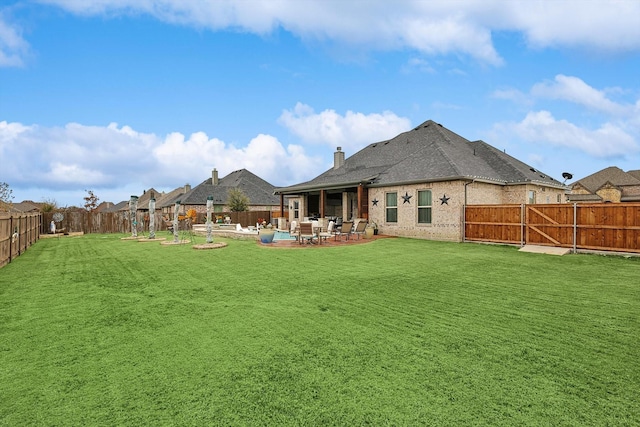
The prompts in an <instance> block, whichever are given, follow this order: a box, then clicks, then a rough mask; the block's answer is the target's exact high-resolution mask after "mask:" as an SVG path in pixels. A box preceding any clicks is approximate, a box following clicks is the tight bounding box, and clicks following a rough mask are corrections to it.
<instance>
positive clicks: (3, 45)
mask: <svg viewBox="0 0 640 427" xmlns="http://www.w3.org/2000/svg"><path fill="white" fill-rule="evenodd" d="M28 53H29V44H28V43H27V42H26V41H25V40H24V38H23V37H22V34H21V31H20V28H19V27H17V26H16V25H12V24H10V23H9V22H7V18H6V15H5V13H4V12H3V11H2V10H0V67H20V66H22V65H24V59H25V57H26V56H27V55H28Z"/></svg>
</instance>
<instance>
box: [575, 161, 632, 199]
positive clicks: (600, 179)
mask: <svg viewBox="0 0 640 427" xmlns="http://www.w3.org/2000/svg"><path fill="white" fill-rule="evenodd" d="M637 172H640V171H637V170H636V171H629V172H625V171H623V170H622V169H620V168H619V167H616V166H609V167H608V168H604V169H602V170H600V171H598V172H596V173H593V174H591V175H589V176H587V177H584V178H582V179H581V180H579V181H576V182H574V183H573V184H572V185H571V188H572V189H573V188H576V187H577V186H579V185H581V186H582V187H584V188H585V189H587V190H588V191H590V192H591V193H595V192H596V191H598V190H599V189H600V188H601V187H602V186H603V185H605V184H606V183H607V182H609V183H611V185H615V186H616V187H625V186H636V185H638V186H640V178H637V177H636V176H635V174H636V173H637Z"/></svg>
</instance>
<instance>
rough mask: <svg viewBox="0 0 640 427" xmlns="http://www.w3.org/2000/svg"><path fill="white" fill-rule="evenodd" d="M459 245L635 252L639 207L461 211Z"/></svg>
mask: <svg viewBox="0 0 640 427" xmlns="http://www.w3.org/2000/svg"><path fill="white" fill-rule="evenodd" d="M464 240H465V241H482V242H496V243H511V244H519V245H521V246H524V245H525V244H534V245H547V246H559V247H565V248H572V249H573V251H574V252H576V251H577V250H578V249H590V250H602V251H620V252H640V203H598V204H582V203H580V204H553V205H472V206H465V211H464Z"/></svg>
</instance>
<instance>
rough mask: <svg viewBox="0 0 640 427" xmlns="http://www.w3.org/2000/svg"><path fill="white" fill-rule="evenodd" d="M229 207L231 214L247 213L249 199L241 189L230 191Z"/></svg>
mask: <svg viewBox="0 0 640 427" xmlns="http://www.w3.org/2000/svg"><path fill="white" fill-rule="evenodd" d="M227 206H229V209H231V212H244V211H247V210H249V198H248V197H247V195H246V194H244V192H243V191H242V190H240V189H239V188H232V189H231V190H229V198H228V199H227Z"/></svg>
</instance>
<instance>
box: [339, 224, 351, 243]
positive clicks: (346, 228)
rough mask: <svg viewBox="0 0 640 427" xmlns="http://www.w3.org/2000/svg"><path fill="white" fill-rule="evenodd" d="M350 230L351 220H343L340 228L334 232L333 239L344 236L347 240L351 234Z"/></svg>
mask: <svg viewBox="0 0 640 427" xmlns="http://www.w3.org/2000/svg"><path fill="white" fill-rule="evenodd" d="M352 231H353V222H352V221H344V222H343V223H342V227H341V228H340V230H339V231H337V232H336V236H335V239H336V240H338V237H340V239H342V236H346V237H347V240H349V236H351V232H352Z"/></svg>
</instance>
